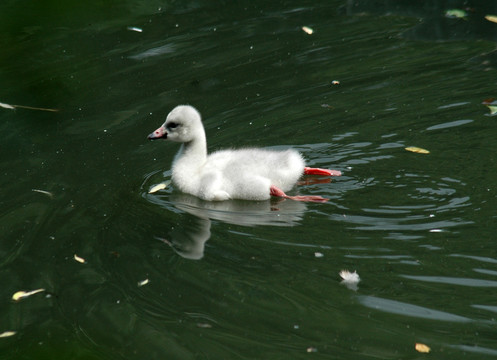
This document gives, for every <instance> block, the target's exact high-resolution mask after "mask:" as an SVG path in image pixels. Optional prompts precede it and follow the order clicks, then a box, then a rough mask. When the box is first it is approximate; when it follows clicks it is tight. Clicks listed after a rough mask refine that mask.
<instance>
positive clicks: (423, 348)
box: [415, 343, 431, 353]
mask: <svg viewBox="0 0 497 360" xmlns="http://www.w3.org/2000/svg"><path fill="white" fill-rule="evenodd" d="M415 349H416V351H418V352H420V353H429V352H430V351H431V349H430V347H429V346H427V345H425V344H421V343H416V346H415Z"/></svg>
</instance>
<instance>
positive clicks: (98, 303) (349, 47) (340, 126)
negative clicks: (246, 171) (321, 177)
mask: <svg viewBox="0 0 497 360" xmlns="http://www.w3.org/2000/svg"><path fill="white" fill-rule="evenodd" d="M365 3H368V2H363V3H361V4H359V3H357V4H356V3H354V2H346V3H342V2H341V1H335V2H330V3H326V4H315V3H304V4H299V6H298V7H297V6H292V5H288V4H280V3H271V4H264V5H260V4H258V3H251V4H250V5H247V6H242V5H240V4H231V3H227V4H224V6H223V7H222V8H219V7H217V6H214V5H212V4H202V3H193V2H190V3H188V2H187V3H183V2H182V3H179V2H168V3H167V4H166V3H162V2H146V3H140V4H138V3H135V2H132V1H130V2H124V3H122V2H121V3H119V4H117V3H115V2H91V3H86V4H85V6H81V5H76V4H69V3H67V2H64V3H63V2H55V1H53V2H48V3H45V4H42V5H40V4H37V3H36V4H35V3H32V4H27V5H25V6H21V5H20V4H19V3H18V2H17V1H10V2H8V3H5V4H4V5H2V6H3V10H4V11H2V12H1V14H2V15H0V16H1V21H0V24H1V25H0V28H1V29H2V31H1V35H0V39H1V41H2V48H3V50H2V52H1V54H0V65H1V66H0V82H2V84H3V86H2V88H1V89H0V101H1V102H5V103H10V104H21V105H31V106H39V107H53V108H59V109H60V110H61V111H60V112H59V113H57V114H52V113H42V112H36V111H28V110H22V109H18V110H16V111H11V110H7V109H0V110H1V112H0V120H1V121H0V129H1V130H2V131H1V133H2V142H0V149H1V150H0V171H1V173H2V174H3V176H2V177H1V185H2V186H1V189H2V190H1V191H2V196H1V197H0V199H1V200H0V229H2V238H1V242H0V254H1V255H2V256H1V260H0V264H1V266H0V273H1V275H3V279H4V286H3V287H2V289H1V290H0V294H2V296H1V298H0V299H2V300H0V301H2V304H3V305H2V306H1V307H0V309H1V310H0V312H1V314H2V318H3V319H5V320H4V322H3V323H2V328H1V329H0V332H3V331H7V330H14V331H17V334H16V335H15V336H13V337H10V338H5V339H0V340H1V341H0V348H1V350H2V353H3V354H5V355H3V357H2V358H5V359H19V358H53V357H54V356H57V357H61V356H62V357H65V358H76V359H78V358H81V359H87V358H102V359H109V358H126V359H129V358H144V357H146V358H152V359H153V358H158V359H163V358H178V359H187V358H271V359H277V358H285V359H286V358H303V357H308V356H318V357H320V358H344V359H347V358H372V357H376V358H378V357H380V358H399V357H409V356H414V354H415V353H414V343H415V342H424V343H427V344H428V345H430V346H431V347H432V349H433V352H434V353H436V355H437V356H438V358H447V359H449V358H450V359H454V358H459V357H463V356H465V357H466V358H471V357H474V358H481V356H485V355H488V356H491V355H492V354H493V352H492V351H495V345H494V339H493V338H494V336H493V333H492V326H491V325H492V322H493V320H492V316H493V315H492V307H491V306H492V305H494V303H493V298H491V297H490V296H491V295H490V294H489V292H488V289H487V290H485V289H482V288H478V287H475V286H469V288H470V289H469V290H468V286H458V284H461V283H464V284H466V283H465V282H464V281H463V280H464V279H476V280H478V283H489V284H493V282H494V281H495V280H494V276H495V275H494V271H495V268H494V264H493V263H492V261H488V259H491V260H495V259H496V255H495V251H494V247H493V244H492V240H493V233H494V229H493V220H494V219H495V214H494V206H493V199H494V198H495V176H494V172H493V170H492V169H493V168H495V166H494V165H495V164H494V162H495V156H494V155H493V154H495V147H496V142H495V139H494V138H495V137H494V136H493V133H494V132H493V127H494V123H495V122H494V121H493V118H491V117H487V116H485V114H486V112H487V109H486V108H485V107H483V106H482V105H481V104H480V103H481V101H482V100H483V99H485V98H488V97H491V96H494V93H493V91H494V88H493V84H492V82H491V81H490V80H489V79H491V78H492V76H493V74H494V72H495V62H494V61H493V60H492V55H490V54H486V55H481V53H483V52H490V51H491V50H493V48H494V46H493V45H492V44H491V43H488V42H484V41H478V39H487V40H488V39H489V38H491V37H489V36H490V35H485V36H482V35H481V34H482V32H481V31H480V30H481V29H486V26H487V25H488V24H486V23H485V22H484V21H485V20H484V19H483V20H478V15H479V14H481V13H483V12H486V11H490V10H491V9H487V8H479V7H476V9H475V12H474V13H472V14H471V19H470V20H469V21H470V22H469V25H471V26H473V25H474V26H473V27H471V26H470V27H469V28H468V24H466V23H464V22H450V21H449V19H445V18H443V14H444V11H442V10H445V9H440V8H439V7H440V6H441V5H440V4H438V2H434V4H435V5H433V6H434V7H433V8H432V7H430V8H428V9H426V8H424V7H422V6H418V7H416V6H404V3H403V2H400V3H399V4H400V5H399V6H398V7H394V8H392V9H388V11H379V10H378V8H377V7H376V8H374V7H372V6H369V7H364V6H366V5H364V4H365ZM354 4H355V5H354ZM437 6H438V7H437ZM399 8H400V9H399ZM374 9H376V10H374ZM434 10H436V11H434ZM438 10H440V11H438ZM387 13H394V15H390V16H386V14H387ZM433 14H440V16H438V17H437V16H435V15H433ZM413 15H415V16H416V17H418V18H421V19H425V21H424V22H421V23H420V21H419V20H418V19H417V18H415V17H413ZM479 21H480V22H479ZM426 24H428V25H426ZM303 25H307V26H310V27H312V28H313V29H314V30H315V32H314V33H313V34H312V35H308V34H306V33H304V32H303V31H302V30H301V27H302V26H303ZM129 26H135V27H139V28H140V29H142V30H143V31H142V32H141V33H140V32H136V31H130V30H129V29H128V27H129ZM423 26H428V29H433V28H435V29H443V30H446V31H443V32H435V31H431V30H423ZM425 29H426V27H425ZM463 30H464V31H466V34H468V31H469V34H470V35H468V36H467V37H463V38H462V37H460V36H459V35H458V34H462V33H464V31H463ZM426 34H431V35H433V37H430V36H428V37H427V36H426ZM440 34H441V35H440ZM451 34H455V35H454V37H453V38H451ZM485 34H488V32H485ZM420 40H422V41H420ZM427 40H428V41H427ZM433 40H437V41H433ZM446 40H456V41H452V42H448V41H446ZM332 80H339V81H340V84H339V85H332V84H331V81H332ZM178 103H191V104H193V105H195V106H196V107H197V108H198V109H199V110H200V111H201V112H202V114H203V116H204V119H205V125H206V131H207V135H208V142H209V149H210V150H214V149H218V148H222V147H232V146H254V145H255V146H274V145H281V146H294V147H296V148H298V149H299V150H300V151H301V152H302V153H303V154H304V156H305V157H306V158H307V160H308V162H309V163H310V164H312V165H315V166H322V167H333V168H339V169H341V170H343V171H344V176H343V177H342V178H340V179H337V180H336V181H333V182H331V183H319V182H318V183H311V184H305V185H302V186H301V187H299V188H297V189H295V190H294V191H295V192H299V191H302V192H305V193H309V194H320V195H324V196H327V197H329V198H330V199H331V200H330V202H329V203H328V204H324V205H323V204H306V205H305V206H303V207H299V206H298V204H292V203H288V202H286V203H282V204H278V203H271V202H267V203H261V204H250V205H248V204H245V203H243V202H241V203H240V202H235V203H231V204H223V205H221V206H224V207H220V208H219V207H217V208H216V206H211V204H205V203H202V202H200V203H199V202H198V200H197V199H194V198H189V197H184V196H182V194H179V193H177V192H175V191H174V190H173V189H167V191H164V192H162V193H160V194H158V195H156V196H149V195H148V194H146V192H147V190H148V189H149V186H150V185H152V184H153V183H157V182H160V181H163V180H164V177H165V178H168V177H169V176H170V174H169V173H166V174H165V175H163V174H162V171H165V170H168V168H169V166H170V163H171V161H172V159H173V156H174V154H175V152H176V150H177V149H176V147H175V146H174V144H167V143H164V144H160V146H151V145H150V144H148V143H147V142H146V135H147V134H148V133H149V132H150V131H152V130H153V129H155V128H156V127H157V126H158V125H160V124H161V123H162V122H163V119H164V116H165V114H166V113H167V112H168V111H169V110H170V109H171V108H172V107H174V106H175V105H177V104H178ZM406 146H420V147H423V148H427V149H429V150H430V152H431V153H430V155H428V156H423V155H418V154H412V153H408V152H405V151H404V147H406ZM32 189H39V190H43V191H49V192H50V193H52V194H53V197H49V196H47V195H46V194H43V193H39V192H36V191H32ZM281 225H284V226H281ZM199 239H200V241H199ZM316 252H319V253H321V254H323V255H324V256H323V257H316V255H315V253H316ZM74 254H78V256H81V257H83V258H84V259H86V261H87V262H86V264H80V263H78V262H76V261H74V258H73V256H74ZM343 268H347V269H349V270H357V271H358V272H359V274H360V275H361V278H362V281H361V282H360V283H359V286H358V289H357V292H354V291H351V290H349V289H348V288H346V287H344V286H341V285H340V283H339V281H340V279H339V277H338V272H339V271H340V270H341V269H343ZM427 278H429V279H451V281H450V283H449V282H447V281H446V282H440V281H438V282H437V281H423V279H427ZM144 279H148V280H149V281H150V282H149V283H148V284H147V285H144V286H138V285H137V284H138V282H140V281H142V280H144ZM469 285H471V284H469ZM37 288H45V289H48V290H49V292H50V294H52V295H50V296H49V297H45V296H44V295H41V296H40V295H39V296H36V297H32V298H28V299H25V300H23V301H22V302H19V303H13V302H11V301H10V298H11V296H12V294H13V293H14V292H16V291H18V290H33V289H37ZM364 297H367V298H369V299H382V300H383V302H382V304H383V305H385V304H387V305H388V304H395V305H398V304H410V306H412V307H411V309H420V308H423V309H431V310H433V311H434V312H435V313H437V312H436V311H438V312H440V313H444V314H451V315H453V316H454V318H456V319H460V318H464V319H470V320H471V321H470V322H469V323H465V324H458V323H454V322H451V321H447V322H441V321H437V320H436V319H425V318H423V317H420V316H418V317H417V316H412V314H410V315H411V316H403V315H402V312H401V311H392V309H390V311H388V310H387V311H382V310H381V309H376V308H375V307H374V306H369V307H367V306H364V305H363V304H361V299H364ZM373 305H374V304H373ZM489 309H490V310H489ZM383 310H384V309H383ZM473 345H475V346H473ZM308 349H310V350H313V349H317V353H312V354H309V353H307V350H308Z"/></svg>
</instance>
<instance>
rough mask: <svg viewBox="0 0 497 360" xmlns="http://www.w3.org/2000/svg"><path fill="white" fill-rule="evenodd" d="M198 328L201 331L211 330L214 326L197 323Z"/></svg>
mask: <svg viewBox="0 0 497 360" xmlns="http://www.w3.org/2000/svg"><path fill="white" fill-rule="evenodd" d="M197 327H198V328H201V329H210V328H212V325H211V324H208V323H197Z"/></svg>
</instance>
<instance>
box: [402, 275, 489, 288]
mask: <svg viewBox="0 0 497 360" xmlns="http://www.w3.org/2000/svg"><path fill="white" fill-rule="evenodd" d="M399 276H400V277H403V278H405V279H411V280H419V281H426V282H434V283H439V284H451V285H461V286H471V287H497V281H492V280H481V279H471V278H456V277H449V276H413V275H399Z"/></svg>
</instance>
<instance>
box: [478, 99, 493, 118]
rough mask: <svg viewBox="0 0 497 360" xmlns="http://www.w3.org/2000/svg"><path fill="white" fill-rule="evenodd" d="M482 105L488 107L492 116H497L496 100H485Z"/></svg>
mask: <svg viewBox="0 0 497 360" xmlns="http://www.w3.org/2000/svg"><path fill="white" fill-rule="evenodd" d="M481 103H482V104H483V105H485V106H486V107H488V109H489V110H490V115H495V114H497V100H495V98H488V99H485V100H483V101H482V102H481Z"/></svg>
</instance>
